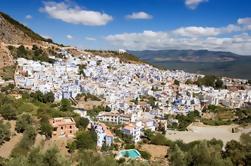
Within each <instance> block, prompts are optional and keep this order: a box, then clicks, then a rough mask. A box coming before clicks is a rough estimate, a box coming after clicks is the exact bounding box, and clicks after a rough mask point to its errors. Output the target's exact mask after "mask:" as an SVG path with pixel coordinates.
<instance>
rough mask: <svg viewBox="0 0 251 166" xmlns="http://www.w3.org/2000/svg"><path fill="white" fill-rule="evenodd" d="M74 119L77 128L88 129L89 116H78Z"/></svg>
mask: <svg viewBox="0 0 251 166" xmlns="http://www.w3.org/2000/svg"><path fill="white" fill-rule="evenodd" d="M74 120H75V122H76V126H77V128H79V129H86V127H87V126H88V124H89V120H88V119H87V118H83V117H79V116H77V117H75V118H74Z"/></svg>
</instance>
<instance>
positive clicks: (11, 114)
mask: <svg viewBox="0 0 251 166" xmlns="http://www.w3.org/2000/svg"><path fill="white" fill-rule="evenodd" d="M16 112H17V110H16V108H15V107H14V106H13V105H11V104H4V105H2V106H1V108H0V113H1V115H2V116H3V118H4V119H7V120H15V119H16Z"/></svg>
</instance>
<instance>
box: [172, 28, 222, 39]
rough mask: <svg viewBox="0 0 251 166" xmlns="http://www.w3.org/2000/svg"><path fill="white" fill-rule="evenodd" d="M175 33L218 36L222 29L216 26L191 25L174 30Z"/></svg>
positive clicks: (192, 35)
mask: <svg viewBox="0 0 251 166" xmlns="http://www.w3.org/2000/svg"><path fill="white" fill-rule="evenodd" d="M174 33H175V34H178V35H180V36H189V37H195V36H217V35H219V34H220V33H221V32H220V29H218V28H214V27H196V26H190V27H181V28H178V29H176V30H174Z"/></svg>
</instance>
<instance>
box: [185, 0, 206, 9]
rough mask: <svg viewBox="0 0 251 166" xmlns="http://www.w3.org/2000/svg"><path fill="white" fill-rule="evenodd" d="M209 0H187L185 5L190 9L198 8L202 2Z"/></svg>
mask: <svg viewBox="0 0 251 166" xmlns="http://www.w3.org/2000/svg"><path fill="white" fill-rule="evenodd" d="M207 1H208V0H185V5H186V6H187V7H188V8H189V9H196V8H197V7H198V6H199V5H200V4H201V3H203V2H207Z"/></svg>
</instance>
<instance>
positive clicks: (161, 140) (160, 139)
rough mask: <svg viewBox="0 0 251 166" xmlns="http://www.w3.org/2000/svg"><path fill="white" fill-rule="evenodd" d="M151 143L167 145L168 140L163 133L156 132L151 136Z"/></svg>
mask: <svg viewBox="0 0 251 166" xmlns="http://www.w3.org/2000/svg"><path fill="white" fill-rule="evenodd" d="M151 143H152V144H155V145H168V144H169V143H170V142H169V141H168V140H167V138H166V137H165V135H163V134H159V133H157V134H155V135H154V136H153V137H152V138H151Z"/></svg>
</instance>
